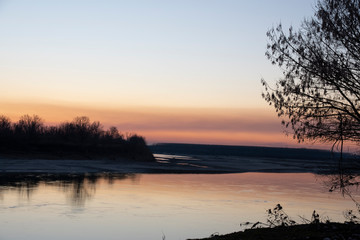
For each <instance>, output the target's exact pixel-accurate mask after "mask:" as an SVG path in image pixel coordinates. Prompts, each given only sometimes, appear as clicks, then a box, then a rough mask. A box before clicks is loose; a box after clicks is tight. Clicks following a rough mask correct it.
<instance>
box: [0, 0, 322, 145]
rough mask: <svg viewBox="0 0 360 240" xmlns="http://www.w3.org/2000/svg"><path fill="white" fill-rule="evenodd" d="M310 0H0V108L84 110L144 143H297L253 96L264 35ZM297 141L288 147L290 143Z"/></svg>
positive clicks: (272, 73)
mask: <svg viewBox="0 0 360 240" xmlns="http://www.w3.org/2000/svg"><path fill="white" fill-rule="evenodd" d="M314 7H315V0H301V1H300V0H273V1H268V0H255V1H244V0H232V1H231V0H216V1H215V0H191V1H190V0H182V1H150V0H146V1H145V0H143V1H140V0H139V1H115V0H113V1H112V0H103V1H92V0H71V1H70V0H62V1H49V0H33V1H27V0H0V36H1V37H0V71H1V75H0V109H1V112H0V114H4V115H7V116H9V117H10V118H11V119H12V120H13V121H16V120H17V119H18V118H19V116H21V115H23V114H38V115H40V116H41V117H42V118H44V119H45V120H46V122H47V123H48V124H56V123H59V122H63V121H69V120H72V119H73V118H74V117H75V116H81V115H87V116H89V117H90V118H91V120H99V121H100V122H102V123H103V124H104V126H105V127H108V126H110V125H115V126H118V128H119V129H120V131H122V132H132V133H133V132H136V133H138V134H140V135H143V136H144V137H145V138H146V140H147V141H148V142H149V143H157V142H189V143H211V144H232V145H265V146H297V145H295V142H294V141H293V140H292V139H291V137H286V136H285V135H284V133H283V129H282V127H281V125H280V120H279V119H278V118H277V117H276V114H275V112H274V110H273V109H272V108H271V107H269V106H268V105H267V103H266V102H265V101H264V100H263V99H262V98H261V92H262V86H261V84H260V80H261V78H264V79H265V80H267V81H268V82H269V83H270V84H271V83H274V82H275V81H276V80H277V79H279V78H280V77H281V71H280V69H278V68H277V67H276V66H272V65H271V64H270V62H269V61H268V60H267V59H266V57H265V55H264V53H265V51H266V43H267V38H266V31H267V30H268V29H270V28H271V27H272V26H276V25H277V24H278V23H279V22H282V23H283V25H284V26H285V27H288V26H289V25H290V24H291V25H293V26H294V27H295V28H296V27H298V26H299V25H300V23H301V21H302V20H303V19H304V18H305V17H311V16H312V15H313V12H314ZM302 146H304V145H300V146H299V147H302Z"/></svg>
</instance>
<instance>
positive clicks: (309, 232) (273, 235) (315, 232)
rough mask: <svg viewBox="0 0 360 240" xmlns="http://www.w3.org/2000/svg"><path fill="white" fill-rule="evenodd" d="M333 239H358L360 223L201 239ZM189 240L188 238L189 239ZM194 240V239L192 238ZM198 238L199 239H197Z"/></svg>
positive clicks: (279, 229) (309, 225) (248, 232)
mask: <svg viewBox="0 0 360 240" xmlns="http://www.w3.org/2000/svg"><path fill="white" fill-rule="evenodd" d="M240 239H241V240H259V239H264V240H279V239H281V240H308V239H312V240H318V239H319V240H325V239H326V240H335V239H346V240H350V239H352V240H355V239H360V225H359V224H353V223H319V224H302V225H294V226H286V227H281V226H279V227H275V228H257V229H247V230H245V231H243V232H235V233H230V234H226V235H221V236H220V235H216V236H211V237H208V238H203V239H201V240H240ZM189 240H190V239H189ZM192 240H195V239H192ZM197 240H200V239H197Z"/></svg>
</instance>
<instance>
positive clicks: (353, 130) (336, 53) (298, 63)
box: [262, 0, 360, 143]
mask: <svg viewBox="0 0 360 240" xmlns="http://www.w3.org/2000/svg"><path fill="white" fill-rule="evenodd" d="M267 36H268V38H269V40H270V42H269V44H268V46H267V49H268V51H267V52H266V56H267V57H268V59H269V60H270V61H271V62H272V63H273V64H275V65H278V66H279V67H280V68H281V69H282V70H283V75H284V77H283V78H282V79H280V80H279V81H278V82H277V84H276V87H275V88H274V89H272V88H271V87H270V86H269V85H268V84H267V83H266V82H265V81H264V80H262V83H263V85H264V86H265V93H264V94H263V97H264V99H265V100H266V101H267V102H268V103H269V104H270V105H273V106H274V107H275V109H276V111H277V113H278V116H280V117H283V122H282V123H283V124H284V125H285V126H286V127H291V128H292V130H293V133H294V138H297V139H298V140H299V141H303V140H304V139H310V140H321V141H325V142H342V141H353V142H356V143H359V142H360V1H359V0H319V1H318V3H317V5H316V12H315V16H314V17H313V18H310V19H307V20H304V21H303V23H302V26H301V28H300V29H298V30H297V31H295V30H294V29H293V28H292V27H290V28H289V32H288V33H285V32H284V30H283V28H282V26H281V24H280V25H278V26H277V27H276V28H273V29H271V30H270V31H269V32H268V33H267Z"/></svg>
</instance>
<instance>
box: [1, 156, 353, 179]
mask: <svg viewBox="0 0 360 240" xmlns="http://www.w3.org/2000/svg"><path fill="white" fill-rule="evenodd" d="M154 156H155V159H156V161H154V162H146V161H136V160H130V159H126V158H117V159H109V158H107V159H106V158H102V159H101V158H98V159H57V158H52V159H50V158H49V159H39V158H32V159H24V158H22V157H19V156H17V157H16V156H15V157H9V156H4V155H0V172H1V173H3V174H5V173H55V174H84V173H158V174H162V173H174V174H175V173H178V174H181V173H184V174H186V173H189V174H190V173H192V174H222V173H223V174H225V173H245V172H267V173H270V172H272V173H315V174H331V173H333V172H334V166H336V163H331V162H329V161H324V160H321V159H320V160H314V159H309V160H304V159H276V158H260V157H257V158H255V157H238V156H236V157H234V156H207V155H192V156H178V155H166V154H156V153H155V154H154ZM357 171H359V170H357Z"/></svg>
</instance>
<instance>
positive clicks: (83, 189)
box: [0, 173, 140, 207]
mask: <svg viewBox="0 0 360 240" xmlns="http://www.w3.org/2000/svg"><path fill="white" fill-rule="evenodd" d="M139 177H140V176H139V175H137V174H105V173H104V174H36V175H34V174H19V173H13V174H11V173H8V174H1V175H0V199H3V198H4V194H5V193H6V192H8V191H16V192H18V196H19V198H21V199H27V200H30V199H31V196H32V195H33V193H35V192H36V191H37V189H38V188H39V187H40V186H51V187H55V188H57V189H59V190H61V191H62V192H64V193H65V194H66V199H67V200H68V201H69V203H70V204H71V205H73V206H76V207H81V206H84V204H85V203H86V201H87V200H90V199H91V198H92V197H93V196H94V195H95V193H96V185H97V183H98V182H99V180H100V179H101V180H102V181H105V183H107V184H109V185H112V184H113V183H114V181H115V180H118V181H120V180H125V179H130V180H132V181H133V182H136V181H138V179H139Z"/></svg>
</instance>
